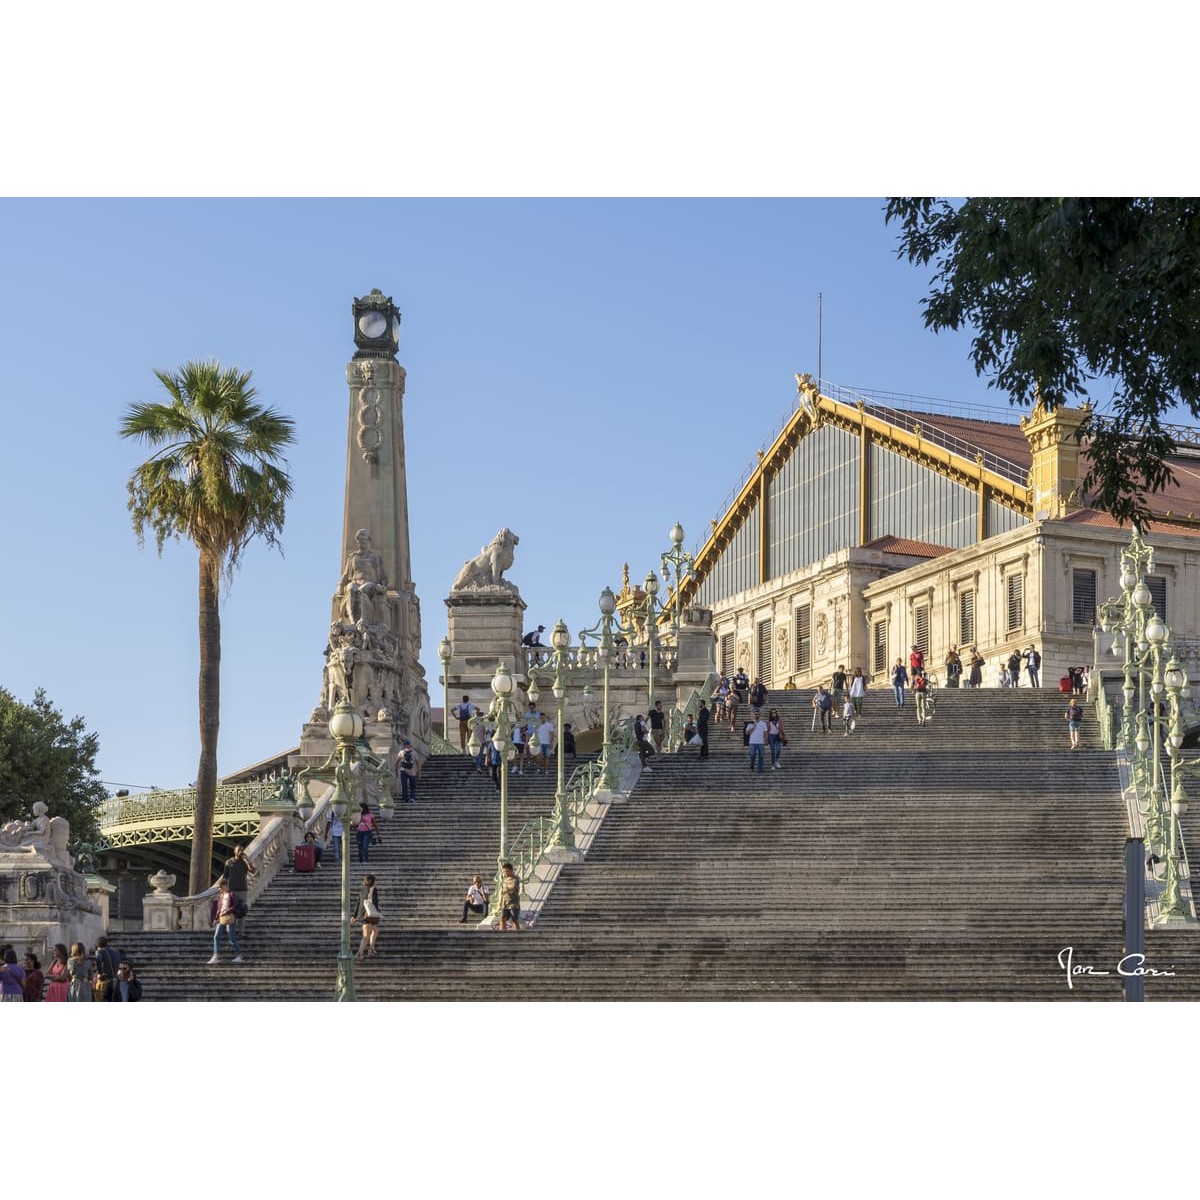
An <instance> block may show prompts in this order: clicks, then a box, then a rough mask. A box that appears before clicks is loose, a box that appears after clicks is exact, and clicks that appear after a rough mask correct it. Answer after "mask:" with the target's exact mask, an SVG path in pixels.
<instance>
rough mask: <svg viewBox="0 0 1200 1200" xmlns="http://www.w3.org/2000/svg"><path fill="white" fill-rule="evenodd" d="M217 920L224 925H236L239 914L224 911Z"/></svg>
mask: <svg viewBox="0 0 1200 1200" xmlns="http://www.w3.org/2000/svg"><path fill="white" fill-rule="evenodd" d="M217 920H218V921H219V922H220V923H221V924H222V925H236V924H237V914H236V913H222V914H221V915H220V916H219V917H218V918H217Z"/></svg>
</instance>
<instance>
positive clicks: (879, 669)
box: [871, 621, 888, 675]
mask: <svg viewBox="0 0 1200 1200" xmlns="http://www.w3.org/2000/svg"><path fill="white" fill-rule="evenodd" d="M887 665H888V623H887V622H886V621H876V622H875V625H874V627H873V630H872V634H871V674H872V675H881V674H882V673H883V672H884V671H886V670H887Z"/></svg>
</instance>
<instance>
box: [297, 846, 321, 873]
mask: <svg viewBox="0 0 1200 1200" xmlns="http://www.w3.org/2000/svg"><path fill="white" fill-rule="evenodd" d="M293 865H294V866H295V868H296V870H297V871H300V872H305V871H312V870H314V869H315V868H316V865H317V848H316V846H314V845H312V844H311V843H310V842H305V843H303V844H302V845H299V846H297V847H296V853H295V858H294V861H293Z"/></svg>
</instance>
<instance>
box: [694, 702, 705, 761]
mask: <svg viewBox="0 0 1200 1200" xmlns="http://www.w3.org/2000/svg"><path fill="white" fill-rule="evenodd" d="M696 732H697V733H698V734H699V735H700V757H701V758H707V757H708V705H707V704H706V703H705V702H704V701H703V700H701V701H700V713H699V715H698V716H697V717H696Z"/></svg>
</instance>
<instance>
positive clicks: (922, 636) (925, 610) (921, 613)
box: [913, 604, 929, 658]
mask: <svg viewBox="0 0 1200 1200" xmlns="http://www.w3.org/2000/svg"><path fill="white" fill-rule="evenodd" d="M913 642H914V643H915V644H916V647H917V649H918V650H920V651H921V653H922V654H924V655H925V657H926V658H928V657H929V605H928V604H922V605H921V607H920V608H918V609H915V610H914V611H913Z"/></svg>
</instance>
